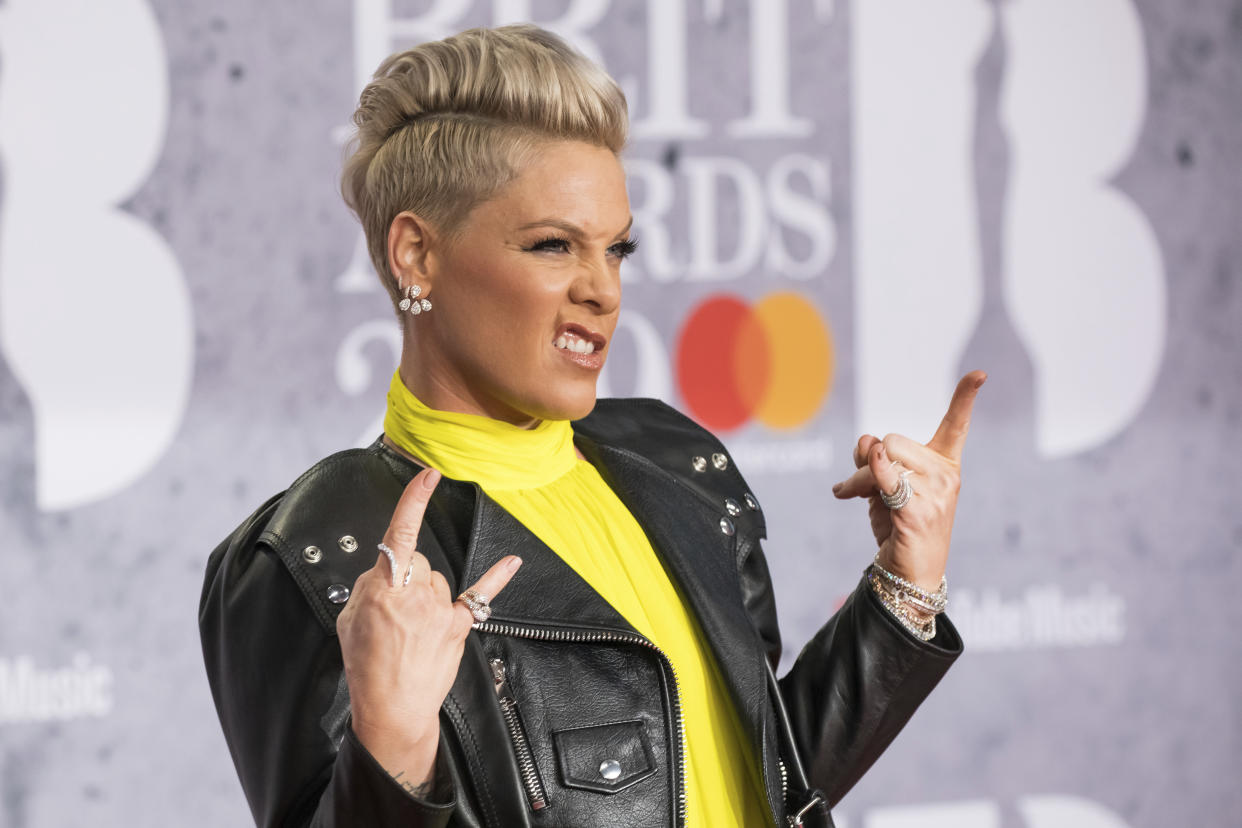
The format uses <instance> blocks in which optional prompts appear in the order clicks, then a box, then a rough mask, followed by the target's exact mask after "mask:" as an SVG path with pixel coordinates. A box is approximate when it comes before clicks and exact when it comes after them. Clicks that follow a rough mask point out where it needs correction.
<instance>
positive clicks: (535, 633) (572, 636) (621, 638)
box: [473, 621, 686, 828]
mask: <svg viewBox="0 0 1242 828" xmlns="http://www.w3.org/2000/svg"><path fill="white" fill-rule="evenodd" d="M473 626H474V629H476V630H478V631H479V632H485V633H490V634H492V635H508V636H512V637H514V638H530V639H534V640H536V641H570V642H573V643H577V644H585V643H590V642H595V641H615V642H617V643H620V644H641V645H642V646H644V647H646V648H648V649H650V650H652V651H654V652H655V653H656V654H657V655H658V656H660V659H661V660H662V661H663V662H664V664H665V665H666V666H667V667H668V672H669V675H671V676H672V677H673V720H674V721H675V722H676V723H677V734H676V739H677V755H676V761H675V763H674V771H676V773H675V774H674V776H675V781H676V793H677V814H676V822H677V826H678V828H680V827H681V826H684V825H685V824H686V723H685V722H684V721H683V720H682V716H681V684H680V682H679V681H678V679H677V668H675V667H674V666H673V662H672V659H670V658H669V657H668V654H667V653H665V652H664V651H663V650H661V649H660V648H659V647H657V646H656V645H655V643H654V642H653V641H651V640H650V639H648V638H644V637H643V636H641V635H638V634H637V633H620V632H612V631H607V630H565V629H558V630H550V629H541V628H532V627H519V626H515V625H513V624H501V623H498V622H495V621H483V622H481V623H475V624H474V625H473ZM496 661H499V659H496ZM493 671H494V668H493ZM493 674H494V673H493ZM498 691H499V688H498ZM510 698H512V697H511V696H510ZM501 709H502V712H503V709H504V704H503V703H502V704H501ZM514 713H515V714H516V709H515V710H514ZM515 718H516V716H515ZM505 721H506V722H508V721H509V715H508V714H507V713H506V714H505ZM510 732H511V733H512V729H510ZM522 738H523V740H525V735H524V734H523V737H522ZM526 750H527V753H528V754H529V751H530V745H529V743H527V744H526ZM520 761H521V759H520V757H519V762H520ZM531 768H532V769H534V761H533V759H532V761H531ZM523 779H525V775H523ZM535 779H536V781H538V774H537V773H536V775H535ZM540 789H541V790H542V785H541V786H540ZM527 794H528V796H529V794H530V789H529V788H528V789H527ZM543 802H544V804H545V805H546V804H547V800H546V798H544V799H543ZM531 807H532V808H534V807H535V806H534V804H533V801H532V805H531Z"/></svg>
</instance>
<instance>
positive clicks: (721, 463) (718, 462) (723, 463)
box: [712, 452, 729, 471]
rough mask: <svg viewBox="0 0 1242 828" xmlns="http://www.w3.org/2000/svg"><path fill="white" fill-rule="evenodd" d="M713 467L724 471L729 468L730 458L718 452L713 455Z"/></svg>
mask: <svg viewBox="0 0 1242 828" xmlns="http://www.w3.org/2000/svg"><path fill="white" fill-rule="evenodd" d="M712 465H713V466H715V467H716V469H717V470H718V471H724V470H725V469H727V468H729V458H728V457H726V456H725V455H723V454H721V453H720V452H716V453H715V454H713V455H712Z"/></svg>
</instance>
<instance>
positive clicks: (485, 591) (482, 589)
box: [454, 555, 522, 626]
mask: <svg viewBox="0 0 1242 828" xmlns="http://www.w3.org/2000/svg"><path fill="white" fill-rule="evenodd" d="M521 565H522V559H521V558H519V557H518V556H517V555H506V556H505V557H503V558H501V559H500V560H498V561H496V563H494V564H492V566H491V568H490V569H488V570H487V571H486V572H484V573H483V575H482V576H480V578H479V580H477V581H475V582H474V586H472V587H470V588H469V589H473V590H474V591H475V592H476V593H477V594H478V595H479V596H480V597H481V598H484V599H486V602H488V603H490V602H491V601H492V600H493V599H494V598H495V597H496V596H497V595H498V594H499V593H500V591H501V590H502V589H504V588H505V587H506V586H508V584H509V581H510V580H512V578H513V575H514V574H515V573H516V572H517V571H518V567H519V566H521ZM468 591H469V590H463V591H462V594H463V595H464V594H465V593H466V592H468ZM454 606H455V607H461V609H462V610H464V611H465V616H464V617H463V621H464V620H465V618H469V619H470V621H469V624H468V625H467V626H469V625H472V624H474V621H475V618H474V613H472V612H471V611H470V608H469V607H467V606H466V605H465V604H464V603H462V602H461V601H455V602H454Z"/></svg>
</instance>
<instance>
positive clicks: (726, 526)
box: [720, 517, 733, 537]
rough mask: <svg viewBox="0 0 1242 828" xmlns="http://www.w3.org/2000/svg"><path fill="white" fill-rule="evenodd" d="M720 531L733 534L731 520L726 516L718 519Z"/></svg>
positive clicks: (729, 534)
mask: <svg viewBox="0 0 1242 828" xmlns="http://www.w3.org/2000/svg"><path fill="white" fill-rule="evenodd" d="M720 531H721V532H724V533H725V534H726V535H728V536H730V537H732V536H733V521H731V520H729V519H728V518H727V517H722V518H721V519H720Z"/></svg>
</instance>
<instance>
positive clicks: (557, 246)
mask: <svg viewBox="0 0 1242 828" xmlns="http://www.w3.org/2000/svg"><path fill="white" fill-rule="evenodd" d="M526 249H527V250H556V251H559V252H561V253H565V252H567V251H568V250H569V240H568V239H560V238H556V237H555V236H553V237H549V238H546V239H540V240H539V241H537V242H535V243H534V244H532V245H531V246H530V247H528V248H526Z"/></svg>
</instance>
